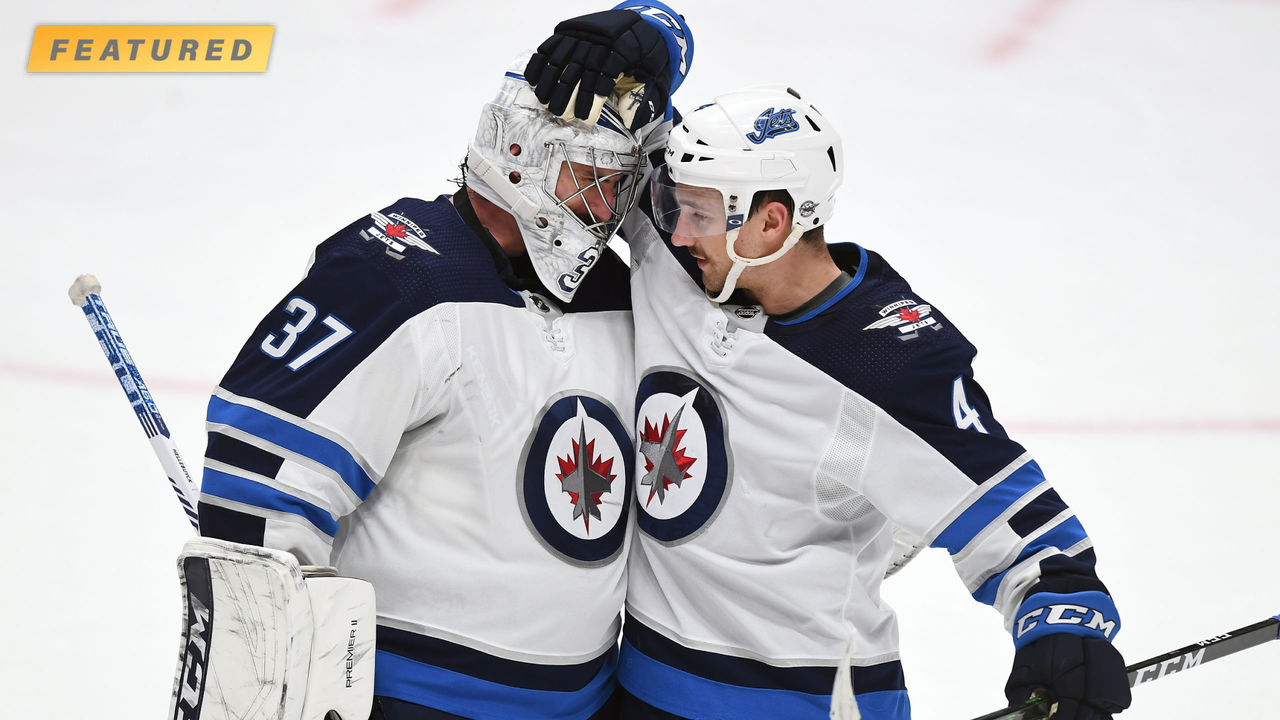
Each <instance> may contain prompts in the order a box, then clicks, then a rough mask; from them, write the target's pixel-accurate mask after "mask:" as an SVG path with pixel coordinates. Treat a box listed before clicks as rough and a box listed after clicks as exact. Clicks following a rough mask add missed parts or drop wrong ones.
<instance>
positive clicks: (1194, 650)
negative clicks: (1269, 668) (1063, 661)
mask: <svg viewBox="0 0 1280 720" xmlns="http://www.w3.org/2000/svg"><path fill="white" fill-rule="evenodd" d="M1278 627H1280V615H1277V616H1275V617H1272V618H1267V619H1266V620H1263V621H1262V622H1256V623H1254V624H1252V625H1246V626H1245V627H1242V628H1239V629H1238V630H1232V631H1231V632H1229V633H1223V634H1221V635H1215V636H1214V637H1211V638H1209V639H1208V640H1201V641H1200V642H1197V643H1195V644H1194V645H1188V646H1186V647H1183V648H1178V649H1177V650H1171V651H1169V652H1167V653H1165V654H1163V655H1159V656H1157V657H1153V658H1151V659H1150V660H1143V661H1142V662H1140V663H1136V664H1134V665H1130V666H1129V667H1127V668H1125V669H1126V670H1128V672H1129V687H1135V686H1137V685H1141V684H1143V683H1149V682H1151V681H1152V680H1159V679H1160V678H1162V677H1164V676H1166V675H1172V674H1174V673H1176V672H1181V671H1183V670H1190V669H1191V668H1193V667H1196V666H1197V665H1203V664H1204V663H1207V662H1209V661H1211V660H1217V659H1218V658H1221V657H1226V656H1228V655H1231V654H1232V653H1237V652H1240V651H1241V650H1247V649H1249V648H1251V647H1253V646H1255V645H1261V644H1262V643H1264V642H1268V641H1270V640H1275V639H1277V637H1280V630H1278V629H1277V628H1278ZM1049 712H1050V703H1049V701H1048V700H1038V699H1032V700H1028V701H1027V703H1026V704H1025V705H1022V706H1019V707H1008V708H1005V709H1003V710H997V711H995V712H993V713H988V714H986V715H983V716H982V717H977V718H974V719H973V720H1044V719H1045V718H1048V717H1049Z"/></svg>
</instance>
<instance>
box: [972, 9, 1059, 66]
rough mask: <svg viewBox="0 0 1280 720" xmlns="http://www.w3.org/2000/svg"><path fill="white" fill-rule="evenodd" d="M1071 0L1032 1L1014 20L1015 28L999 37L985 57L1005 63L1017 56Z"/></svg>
mask: <svg viewBox="0 0 1280 720" xmlns="http://www.w3.org/2000/svg"><path fill="white" fill-rule="evenodd" d="M1067 2H1069V0H1032V2H1031V4H1030V5H1028V6H1027V7H1025V8H1023V10H1022V12H1019V13H1018V15H1017V17H1016V18H1014V23H1013V27H1011V28H1009V29H1007V30H1005V31H1004V32H1003V33H1001V34H1000V35H997V36H996V38H995V39H994V40H992V41H991V42H990V43H988V44H987V47H986V49H985V50H983V53H982V55H983V57H985V58H986V59H987V60H989V61H991V62H1003V61H1005V60H1008V59H1009V58H1011V57H1013V56H1014V55H1016V54H1017V53H1018V52H1019V51H1020V50H1022V48H1024V47H1025V46H1026V45H1027V43H1028V42H1029V41H1030V39H1031V36H1032V35H1033V34H1034V33H1035V32H1036V31H1037V30H1039V29H1040V28H1042V27H1044V26H1045V25H1046V24H1047V23H1048V22H1049V20H1050V19H1051V18H1052V16H1053V14H1054V12H1056V11H1057V9H1058V7H1059V6H1061V5H1065V4H1066V3H1067Z"/></svg>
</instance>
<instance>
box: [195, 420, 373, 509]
mask: <svg viewBox="0 0 1280 720" xmlns="http://www.w3.org/2000/svg"><path fill="white" fill-rule="evenodd" d="M209 422H211V423H219V424H222V425H227V426H229V427H233V428H235V429H237V430H241V431H243V432H246V433H249V434H250V435H253V436H254V437H260V438H262V439H263V440H266V441H268V442H271V443H272V444H274V445H278V446H279V447H282V448H284V449H286V450H290V451H292V452H295V453H297V454H299V455H301V456H303V457H306V458H310V459H311V460H314V461H316V462H318V463H320V464H321V465H324V466H325V467H327V468H329V469H331V470H333V471H334V472H336V473H337V474H338V476H339V477H341V478H342V481H343V482H345V483H346V484H347V486H348V487H350V488H351V490H352V492H354V493H355V494H356V497H358V498H360V499H361V500H364V499H365V498H367V497H369V493H371V492H373V487H374V482H373V479H372V478H370V477H369V474H368V473H366V472H365V471H364V468H362V467H360V463H358V462H356V459H355V457H353V456H352V455H351V453H350V452H348V451H347V450H346V448H344V447H342V446H341V445H339V444H338V443H336V442H334V441H332V440H330V439H328V438H326V437H323V436H321V435H317V434H316V433H313V432H311V431H310V430H305V429H303V428H300V427H298V426H297V425H294V424H293V423H291V422H288V421H286V420H281V419H280V418H278V417H276V416H274V415H270V414H268V413H265V412H263V411H261V410H256V409H254V408H251V407H248V406H246V405H237V404H235V403H232V402H228V401H226V400H223V399H222V398H220V397H218V396H216V395H215V396H213V397H211V398H209Z"/></svg>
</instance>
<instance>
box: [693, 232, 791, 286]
mask: <svg viewBox="0 0 1280 720" xmlns="http://www.w3.org/2000/svg"><path fill="white" fill-rule="evenodd" d="M741 230H742V228H734V229H732V230H730V231H729V232H728V233H726V234H725V239H724V244H725V245H724V246H725V250H727V251H728V253H729V259H730V260H733V267H731V268H729V274H728V275H726V276H725V278H724V287H723V288H721V289H720V294H718V295H716V296H715V297H712V298H711V302H715V303H722V302H724V301H725V300H728V299H729V296H730V295H732V294H733V291H734V289H735V288H736V287H737V285H738V277H739V276H740V275H742V271H743V270H746V269H747V268H749V267H755V266H757V265H767V264H769V263H771V262H773V261H774V260H777V259H778V258H780V257H782V256H783V255H785V254H786V252H787V251H788V250H790V249H791V248H793V247H795V245H796V243H797V242H799V241H800V236H801V235H803V234H804V227H803V226H801V225H793V226H792V227H791V234H789V235H787V239H786V240H783V241H782V247H780V248H778V249H777V250H775V251H773V252H771V253H769V254H768V255H765V256H764V257H758V258H748V257H742V256H741V255H739V254H738V253H737V251H736V250H734V249H733V245H734V243H736V242H737V241H738V233H739V232H740V231H741ZM707 297H711V293H707Z"/></svg>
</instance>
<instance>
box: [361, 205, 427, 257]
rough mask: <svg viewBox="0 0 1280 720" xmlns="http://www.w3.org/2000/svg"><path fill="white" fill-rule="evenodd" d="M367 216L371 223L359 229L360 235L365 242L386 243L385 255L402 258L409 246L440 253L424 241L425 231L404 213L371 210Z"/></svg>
mask: <svg viewBox="0 0 1280 720" xmlns="http://www.w3.org/2000/svg"><path fill="white" fill-rule="evenodd" d="M369 218H370V219H371V220H373V225H372V226H371V227H367V228H365V229H364V230H361V231H360V237H362V238H364V240H365V242H372V241H374V240H376V241H378V242H380V243H382V244H383V245H386V246H387V248H386V253H387V255H389V256H391V257H393V258H395V259H396V260H403V259H404V254H405V251H406V250H408V249H409V248H410V247H416V248H418V249H420V250H426V251H427V252H430V253H434V254H436V255H439V254H440V251H438V250H436V249H435V248H433V247H431V246H430V245H428V244H427V243H426V241H425V239H426V237H427V231H426V230H423V229H422V228H421V227H420V226H419V225H418V224H417V223H415V222H414V221H412V220H410V219H409V218H407V217H405V216H404V215H401V214H400V213H391V214H390V215H383V214H382V213H380V212H373V213H369Z"/></svg>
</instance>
